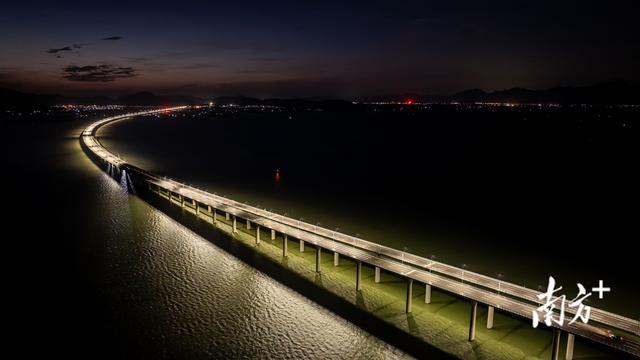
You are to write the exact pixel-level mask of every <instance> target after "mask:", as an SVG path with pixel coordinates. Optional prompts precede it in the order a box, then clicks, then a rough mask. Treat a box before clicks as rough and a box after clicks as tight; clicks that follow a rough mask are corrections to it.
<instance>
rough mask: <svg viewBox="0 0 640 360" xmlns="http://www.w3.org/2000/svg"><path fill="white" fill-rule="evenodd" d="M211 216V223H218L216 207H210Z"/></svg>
mask: <svg viewBox="0 0 640 360" xmlns="http://www.w3.org/2000/svg"><path fill="white" fill-rule="evenodd" d="M211 218H212V219H213V225H216V224H217V223H218V219H217V216H216V208H211Z"/></svg>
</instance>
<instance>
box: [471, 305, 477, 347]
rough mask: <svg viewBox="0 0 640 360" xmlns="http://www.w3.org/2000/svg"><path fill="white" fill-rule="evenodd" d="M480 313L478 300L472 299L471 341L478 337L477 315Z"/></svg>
mask: <svg viewBox="0 0 640 360" xmlns="http://www.w3.org/2000/svg"><path fill="white" fill-rule="evenodd" d="M477 314H478V302H477V301H475V300H472V301H471V319H469V341H473V340H475V339H476V317H477V316H476V315H477Z"/></svg>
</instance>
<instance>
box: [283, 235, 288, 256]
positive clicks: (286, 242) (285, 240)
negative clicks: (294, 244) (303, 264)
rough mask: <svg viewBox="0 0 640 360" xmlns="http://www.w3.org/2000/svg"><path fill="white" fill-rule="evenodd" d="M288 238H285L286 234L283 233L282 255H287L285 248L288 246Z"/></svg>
mask: <svg viewBox="0 0 640 360" xmlns="http://www.w3.org/2000/svg"><path fill="white" fill-rule="evenodd" d="M288 241H289V239H287V234H284V237H283V238H282V257H287V256H289V255H288V252H289V250H288V249H287V248H288V247H289V243H288Z"/></svg>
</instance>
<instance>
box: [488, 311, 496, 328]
mask: <svg viewBox="0 0 640 360" xmlns="http://www.w3.org/2000/svg"><path fill="white" fill-rule="evenodd" d="M494 312H495V309H494V308H493V306H489V308H488V309H487V329H493V313H494Z"/></svg>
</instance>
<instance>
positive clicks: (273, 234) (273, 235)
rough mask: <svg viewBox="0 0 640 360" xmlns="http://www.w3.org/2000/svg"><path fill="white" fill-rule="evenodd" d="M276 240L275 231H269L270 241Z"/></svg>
mask: <svg viewBox="0 0 640 360" xmlns="http://www.w3.org/2000/svg"><path fill="white" fill-rule="evenodd" d="M275 239H276V231H275V230H273V229H271V240H275Z"/></svg>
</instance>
